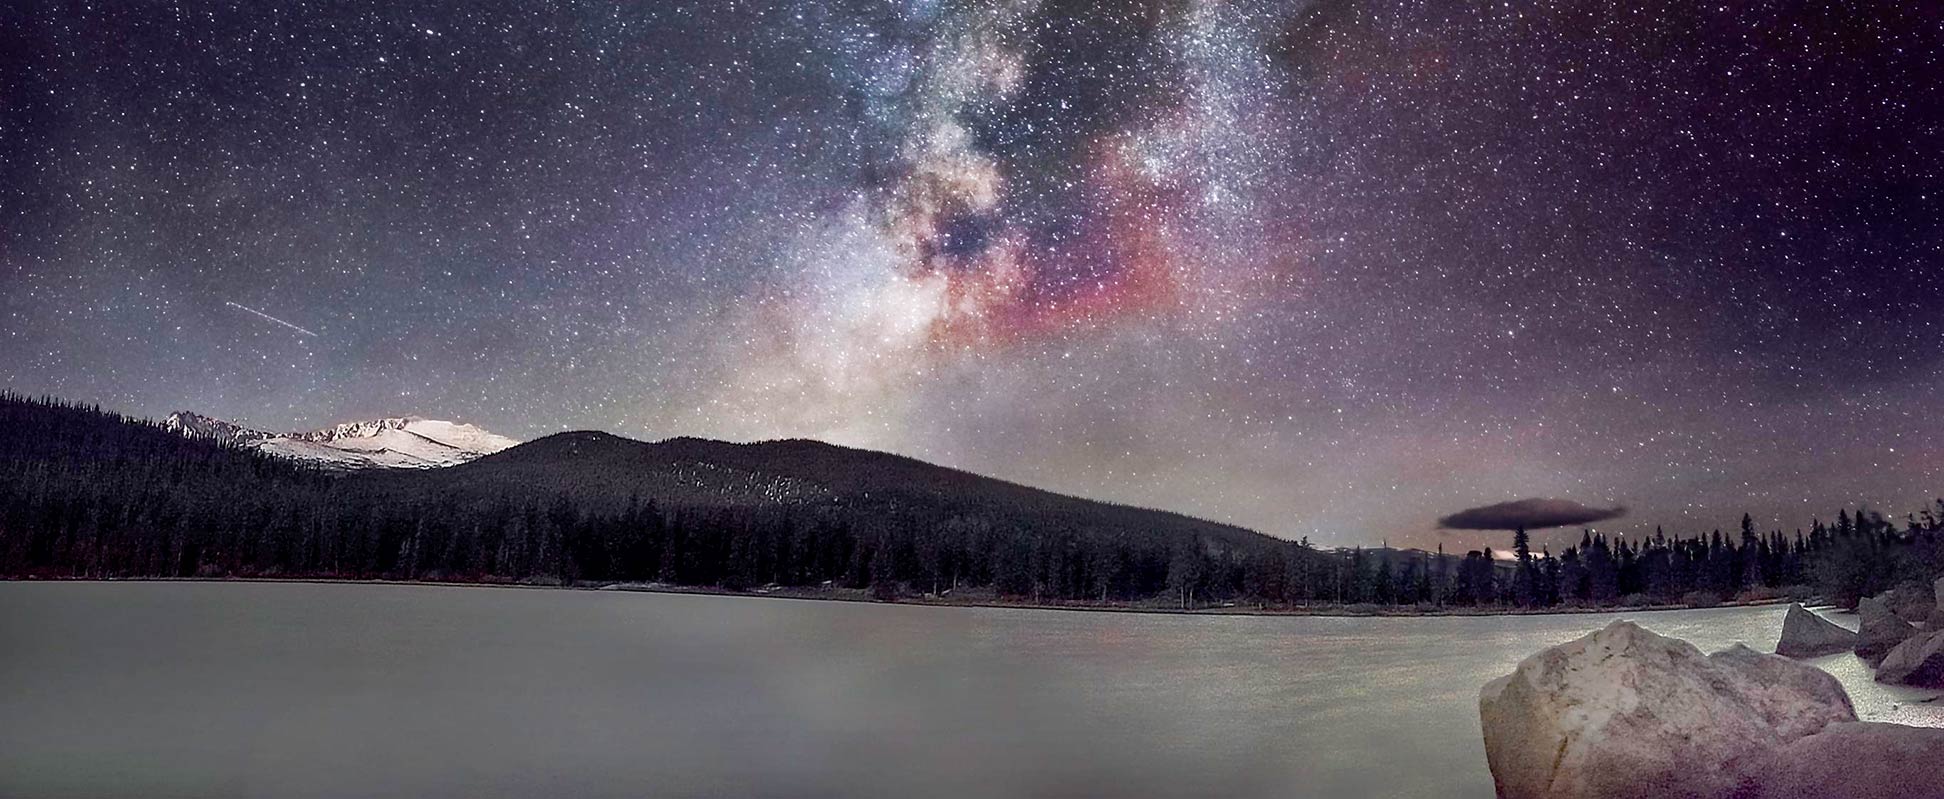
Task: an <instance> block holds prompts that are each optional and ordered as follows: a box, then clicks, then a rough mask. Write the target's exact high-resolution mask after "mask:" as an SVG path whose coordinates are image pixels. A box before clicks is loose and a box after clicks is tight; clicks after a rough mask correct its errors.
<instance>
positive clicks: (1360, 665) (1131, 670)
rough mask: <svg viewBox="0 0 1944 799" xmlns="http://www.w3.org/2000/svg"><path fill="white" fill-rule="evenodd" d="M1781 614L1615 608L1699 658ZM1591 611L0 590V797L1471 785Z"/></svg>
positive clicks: (1143, 791)
mask: <svg viewBox="0 0 1944 799" xmlns="http://www.w3.org/2000/svg"><path fill="white" fill-rule="evenodd" d="M1782 613H1783V611H1782V609H1781V608H1779V607H1766V608H1730V609H1716V610H1700V611H1668V612H1655V613H1635V614H1628V615H1629V616H1630V617H1632V618H1635V619H1637V620H1638V621H1640V622H1642V623H1643V624H1644V625H1646V626H1647V627H1649V628H1650V629H1653V630H1656V631H1658V632H1662V633H1666V634H1671V635H1676V636H1680V637H1683V638H1687V639H1689V640H1691V641H1693V642H1695V643H1696V644H1697V645H1699V646H1701V647H1702V648H1703V649H1704V650H1708V651H1712V650H1714V649H1716V648H1719V647H1721V646H1725V645H1727V644H1730V643H1733V642H1735V641H1746V642H1748V643H1749V644H1750V645H1752V646H1756V647H1757V648H1762V649H1766V648H1771V647H1772V645H1773V643H1774V638H1775V633H1776V632H1777V631H1778V630H1779V629H1780V625H1781V620H1782ZM1620 617H1621V616H1620V615H1619V614H1616V615H1597V616H1595V615H1566V616H1540V617H1523V618H1518V617H1478V618H1391V619H1368V618H1364V619H1347V618H1295V617H1284V618H1273V617H1261V618H1258V617H1184V616H1166V615H1135V614H1119V613H1073V612H1058V611H1035V610H999V609H983V608H933V607H909V606H886V605H869V604H849V603H834V602H803V601H787V600H770V599H756V598H732V597H708V596H678V595H662V594H643V593H624V592H606V591H558V590H519V589H506V588H454V587H431V586H425V587H419V586H389V585H331V584H274V583H65V584H45V583H0V795H7V796H64V795H72V796H84V795H85V796H100V795H122V796H184V795H196V796H333V797H341V796H376V795H384V796H449V797H471V796H503V795H526V796H536V795H550V796H570V795H574V796H579V795H587V796H775V797H820V796H899V797H905V796H940V795H943V796H968V797H971V796H981V797H982V796H1095V795H1100V796H1117V797H1138V796H1223V797H1253V796H1263V797H1271V796H1273V797H1292V796H1352V795H1356V796H1425V797H1432V796H1436V797H1449V796H1461V797H1462V796H1474V797H1488V796H1491V795H1492V784H1491V775H1490V774H1489V773H1488V772H1487V771H1486V768H1485V755H1484V749H1483V745H1482V743H1481V742H1480V740H1479V731H1478V718H1477V706H1476V703H1477V696H1478V689H1479V687H1480V686H1481V685H1482V684H1483V683H1484V682H1485V681H1487V680H1489V679H1491V678H1493V677H1496V676H1498V675H1500V674H1504V673H1506V672H1508V671H1510V670H1511V669H1512V667H1513V666H1514V665H1516V664H1517V662H1518V661H1519V660H1520V659H1521V658H1523V657H1525V656H1526V655H1527V654H1530V653H1531V652H1533V651H1536V650H1538V649H1540V648H1542V647H1545V646H1548V645H1551V644H1555V643H1559V642H1561V641H1565V640H1568V639H1571V638H1574V637H1577V636H1579V635H1582V634H1584V633H1586V632H1588V631H1590V630H1593V629H1595V628H1597V627H1599V626H1601V625H1604V624H1605V623H1607V622H1608V621H1610V620H1612V619H1615V618H1620ZM1839 621H1840V619H1839ZM1846 623H1848V624H1850V625H1851V626H1854V621H1853V617H1852V618H1851V619H1850V620H1848V621H1847V622H1846ZM1817 662H1818V664H1819V665H1822V666H1823V667H1824V668H1827V669H1829V670H1830V671H1831V672H1832V673H1834V674H1836V676H1837V677H1839V678H1841V679H1842V681H1843V683H1844V685H1845V686H1846V687H1847V688H1848V689H1849V690H1850V694H1851V696H1852V697H1853V698H1854V699H1855V701H1856V704H1857V706H1858V710H1859V711H1860V712H1861V713H1862V715H1863V716H1864V717H1866V718H1875V719H1883V720H1896V721H1903V722H1905V723H1923V724H1932V725H1940V724H1944V707H1939V706H1938V705H1933V704H1912V702H1913V701H1914V700H1917V699H1922V698H1928V697H1929V696H1931V695H1932V694H1931V693H1930V692H1915V691H1896V690H1891V689H1886V688H1884V687H1882V686H1878V685H1876V684H1875V683H1873V682H1871V681H1870V679H1869V674H1868V672H1867V670H1866V669H1864V668H1863V667H1862V666H1861V664H1860V663H1859V662H1858V661H1856V659H1855V658H1853V657H1851V656H1849V655H1838V656H1832V657H1829V658H1823V659H1821V660H1819V661H1817ZM1939 704H1940V705H1944V703H1939Z"/></svg>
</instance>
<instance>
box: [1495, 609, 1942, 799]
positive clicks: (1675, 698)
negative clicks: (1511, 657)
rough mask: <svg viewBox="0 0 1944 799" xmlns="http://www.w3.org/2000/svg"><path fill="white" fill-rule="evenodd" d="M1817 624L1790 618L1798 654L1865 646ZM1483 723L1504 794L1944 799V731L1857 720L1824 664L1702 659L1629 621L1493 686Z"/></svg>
mask: <svg viewBox="0 0 1944 799" xmlns="http://www.w3.org/2000/svg"><path fill="white" fill-rule="evenodd" d="M1802 613H1805V614H1806V613H1808V611H1806V610H1805V611H1802ZM1809 616H1810V618H1800V617H1797V616H1796V610H1795V609H1791V617H1792V618H1795V623H1794V625H1793V626H1792V627H1790V629H1791V630H1792V631H1793V632H1795V633H1796V636H1795V640H1794V641H1792V642H1789V643H1790V647H1791V648H1794V647H1796V646H1798V645H1800V646H1804V647H1807V649H1805V650H1802V651H1810V650H1820V651H1824V652H1829V651H1841V650H1840V648H1838V649H1835V650H1830V649H1829V647H1831V646H1832V645H1834V644H1835V643H1838V642H1841V643H1847V644H1848V645H1849V646H1851V647H1856V646H1860V644H1861V642H1860V641H1856V640H1855V639H1854V638H1853V634H1851V635H1852V637H1851V638H1846V637H1844V636H1839V635H1836V634H1834V633H1832V632H1830V631H1829V630H1828V629H1826V628H1823V627H1821V626H1818V625H1817V624H1815V623H1814V622H1821V623H1822V624H1828V622H1825V621H1823V620H1821V619H1820V618H1814V616H1813V614H1809ZM1787 625H1788V622H1785V626H1787ZM1830 626H1831V627H1834V626H1835V625H1830ZM1837 629H1838V630H1841V628H1840V627H1838V628H1837ZM1843 632H1844V633H1848V631H1847V630H1843ZM1788 637H1789V636H1787V635H1785V638H1788ZM1898 646H1899V647H1900V646H1901V644H1899V645H1898ZM1898 657H1899V655H1898V647H1892V648H1891V650H1890V651H1889V652H1887V653H1886V655H1885V657H1884V662H1885V663H1886V664H1888V663H1892V662H1894V661H1895V660H1896V659H1897V658H1898ZM1479 717H1480V721H1481V723H1482V727H1483V730H1484V734H1485V756H1486V761H1487V763H1488V764H1489V765H1490V767H1491V770H1492V779H1493V781H1494V783H1495V784H1496V785H1497V788H1498V795H1499V796H1500V797H1502V798H1503V799H1527V798H1528V797H1530V798H1532V799H1537V798H1538V797H1554V798H1555V799H1575V798H1581V797H1584V798H1587V799H1591V798H1592V797H1601V798H1602V799H1610V798H1615V797H1640V798H1641V799H1645V798H1646V797H1741V798H1743V799H1762V798H1764V797H1768V798H1776V797H1812V796H1829V797H1883V798H1884V799H1890V798H1891V797H1898V798H1899V799H1904V798H1910V799H1915V798H1916V797H1935V798H1937V799H1944V729H1930V728H1922V727H1908V726H1903V725H1898V724H1884V723H1877V722H1859V721H1857V719H1856V711H1855V709H1854V707H1853V706H1852V705H1851V704H1850V700H1849V695H1848V694H1846V693H1844V692H1843V688H1842V686H1841V684H1839V683H1838V682H1837V681H1836V678H1834V677H1832V676H1830V675H1829V674H1828V673H1827V672H1824V671H1822V670H1821V669H1817V668H1815V667H1813V666H1809V665H1806V664H1802V663H1798V662H1796V661H1794V660H1791V659H1789V658H1787V657H1782V656H1778V655H1767V654H1762V653H1759V652H1755V651H1753V650H1751V649H1748V648H1747V647H1744V646H1740V645H1736V646H1734V647H1731V648H1729V649H1726V650H1723V651H1720V652H1716V653H1714V654H1712V655H1703V654H1702V653H1701V651H1700V650H1698V649H1696V648H1695V647H1694V646H1693V645H1692V644H1689V643H1688V642H1686V641H1682V640H1680V639H1676V638H1668V637H1664V636H1661V635H1657V634H1655V633H1652V632H1649V631H1647V630H1645V629H1642V628H1641V627H1639V626H1638V625H1636V624H1634V623H1632V622H1626V621H1618V622H1614V623H1613V624H1611V625H1608V626H1607V627H1606V628H1605V629H1603V630H1600V631H1598V632H1595V633H1592V634H1590V635H1587V636H1586V637H1584V638H1581V639H1579V640H1576V641H1572V642H1569V643H1565V644H1561V645H1559V646H1556V647H1553V648H1551V649H1547V650H1544V651H1542V652H1539V653H1537V654H1535V655H1533V656H1531V657H1528V658H1526V659H1525V660H1524V661H1523V662H1521V663H1520V664H1519V666H1518V668H1517V670H1515V671H1513V672H1512V673H1511V674H1509V675H1506V676H1504V677H1501V678H1499V679H1497V680H1493V681H1492V682H1491V683H1489V684H1487V685H1486V686H1485V689H1484V691H1483V692H1482V693H1481V695H1480V697H1479Z"/></svg>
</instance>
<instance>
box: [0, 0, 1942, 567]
mask: <svg viewBox="0 0 1944 799" xmlns="http://www.w3.org/2000/svg"><path fill="white" fill-rule="evenodd" d="M0 20H4V22H0V222H4V224H0V280H3V281H4V290H0V381H3V382H4V384H5V385H7V386H8V387H9V388H13V389H16V390H22V391H28V392H48V393H54V394H58V395H62V396H66V397H70V398H75V399H82V400H89V401H96V402H101V403H103V404H104V405H108V406H111V407H115V408H119V409H124V410H127V411H129V412H132V413H138V414H146V415H160V414H163V413H167V412H168V411H171V410H176V409H178V408H188V409H194V410H198V411H202V412H206V413H211V414H215V415H221V416H229V417H236V418H242V419H246V420H249V421H251V422H253V423H257V424H259V425H264V426H270V427H292V428H295V427H306V426H314V425H320V424H324V423H329V422H335V421H341V420H345V419H351V418H359V417H367V416H374V415H381V414H382V415H390V414H399V413H408V412H409V413H420V414H425V415H431V416H443V417H456V418H460V419H463V420H466V421H472V422H477V423H480V424H482V425H484V426H486V427H488V428H490V429H493V430H496V431H499V432H504V433H507V434H510V435H516V436H537V435H542V434H545V433H548V432H552V431H555V430H560V429H567V428H584V427H595V428H603V429H609V430H613V431H615V432H618V433H622V434H627V435H634V436H638V437H647V438H659V437H665V436H670V435H685V434H695V435H712V436H719V437H727V438H737V439H748V438H766V437H778V436H809V437H820V438H826V439H830V440H834V441H838V442H840V443H847V444H854V445H860V446H869V447H875V448H882V449H889V450H893V451H897V452H902V453H906V454H910V455H913V456H917V457H921V458H926V459H930V460H934V461H938V462H942V463H946V464H950V465H954V466H959V467H963V468H968V469H973V470H976V471H981V472H986V473H991V474H995V475H998V476H1002V477H1007V478H1010V479H1015V480H1019V481H1023V482H1028V483H1032V484H1035V485H1040V486H1044V487H1048V488H1053V489H1057V490H1062V491H1068V492H1074V493H1079V494H1083V495H1088V496H1094V497H1100V498H1106V499H1112V500H1117V501H1124V502H1132V503H1138V504H1144V505H1154V506H1160V507H1166V508H1171V509H1178V510H1182V511H1186V512H1191V513H1195V514H1198V515H1204V516H1208V517H1211V518H1217V519H1221V520H1226V521H1233V522H1237V523H1241V524H1245V525H1248V526H1251V527H1255V528H1257V529H1261V530H1263V531H1265V532H1269V533H1272V534H1276V535H1282V536H1286V537H1292V538H1293V537H1300V536H1308V537H1310V538H1312V539H1313V540H1316V541H1318V542H1320V543H1324V544H1333V545H1336V544H1340V545H1348V544H1352V543H1377V542H1380V541H1385V540H1388V541H1389V542H1390V543H1393V544H1404V545H1413V546H1425V547H1429V546H1433V545H1435V544H1437V543H1438V542H1439V541H1440V540H1441V536H1442V535H1444V534H1440V533H1438V532H1436V531H1434V530H1433V524H1434V520H1435V519H1436V518H1438V517H1439V516H1441V515H1444V514H1446V513H1449V512H1452V511H1454V510H1457V509H1460V508H1465V507H1472V506H1475V505H1483V504H1489V503H1493V502H1499V501H1504V500H1510V499H1517V498H1521V497H1529V496H1550V497H1560V498H1566V499H1573V500H1577V501H1581V502H1584V503H1586V504H1589V505H1599V506H1607V505H1622V504H1624V505H1626V506H1628V507H1629V508H1631V509H1632V513H1631V514H1630V515H1629V516H1628V517H1626V518H1623V519H1620V520H1617V521H1615V522H1609V523H1607V525H1606V526H1607V528H1608V529H1615V530H1618V531H1621V532H1627V531H1631V530H1635V529H1651V526H1652V525H1653V524H1655V523H1663V524H1665V525H1667V526H1668V527H1669V528H1670V530H1682V531H1691V530H1693V529H1699V528H1712V527H1716V526H1728V525H1730V524H1732V523H1733V522H1734V521H1735V520H1736V519H1738V518H1739V516H1740V513H1741V512H1742V511H1744V510H1748V511H1752V512H1754V513H1755V515H1756V516H1757V518H1758V519H1760V520H1762V521H1763V523H1764V524H1765V525H1768V526H1776V527H1794V526H1797V525H1804V524H1807V523H1808V521H1809V518H1810V516H1811V515H1812V514H1815V513H1829V512H1832V511H1833V509H1834V508H1836V507H1839V506H1843V505H1845V504H1848V505H1851V506H1854V504H1855V503H1857V502H1869V503H1872V504H1874V505H1876V506H1879V507H1881V508H1883V509H1885V510H1891V511H1894V510H1897V509H1900V508H1903V507H1907V506H1916V505H1918V504H1920V503H1923V502H1925V501H1927V499H1928V498H1929V497H1933V496H1936V495H1938V494H1939V493H1940V492H1944V436H1941V435H1940V431H1939V430H1938V427H1937V419H1938V418H1939V411H1941V410H1944V252H1940V250H1944V230H1941V229H1940V227H1944V226H1941V225H1940V220H1944V208H1940V197H1939V192H1940V188H1944V183H1940V177H1944V176H1941V175H1940V172H1944V168H1941V167H1940V164H1941V163H1944V159H1940V158H1939V156H1938V153H1940V152H1944V115H1940V114H1939V112H1938V110H1937V104H1936V102H1935V98H1936V97H1939V96H1944V91H1940V90H1944V86H1940V85H1939V84H1940V83H1944V63H1940V54H1944V18H1940V16H1939V15H1938V14H1937V13H1936V12H1935V11H1934V10H1931V9H1928V8H1925V7H1922V6H1921V5H1919V4H1899V3H1891V2H1866V3H1860V4H1846V5H1839V6H1827V7H1825V6H1805V5H1801V4H1775V3H1724V4H1712V5H1697V4H1693V3H1677V2H1662V1H1661V0H1650V1H1649V2H1645V3H1635V4H1628V5H1624V6H1616V5H1613V4H1610V3H1598V2H1583V1H1581V0H1550V1H1547V2H1537V3H1525V4H1522V3H1513V4H1495V5H1481V4H1446V3H1425V2H1405V1H1400V0H1386V1H1381V2H1379V1H1369V2H1365V1H1361V0H1350V1H1348V2H1313V3H1309V2H1297V1H1295V0H1275V1H1269V0H1262V1H1255V0H1178V1H1174V2H1127V3H1092V2H1071V1H1070V0H963V1H961V2H952V1H949V0H903V2H865V1H864V0H857V1H856V2H838V1H837V0H770V1H769V2H738V1H736V0H718V1H717V2H703V3H684V2H665V3H644V4H634V5H631V6H630V5H603V4H594V3H559V4H534V3H443V2H430V3H414V4H404V5H397V6H394V5H388V4H360V3H351V4H307V3H300V4H266V3H240V4H227V3H214V2H210V3H199V2H178V3H141V4H132V3H108V4H94V5H90V4H52V3H46V4H42V3H30V4H27V5H25V6H22V7H19V8H15V9H12V10H9V11H7V12H4V15H0ZM239 308H241V309H248V310H249V311H250V312H248V313H246V312H244V311H243V310H239ZM260 317H262V318H260ZM299 331H301V332H299ZM306 334H310V335H306ZM1464 535H1465V536H1466V537H1464V538H1462V539H1461V540H1456V541H1453V542H1451V543H1452V545H1453V546H1465V545H1468V544H1470V543H1473V542H1476V541H1478V540H1485V539H1483V538H1482V536H1484V535H1486V534H1478V535H1471V534H1464ZM1574 537H1575V538H1576V537H1577V536H1576V535H1575V536H1574Z"/></svg>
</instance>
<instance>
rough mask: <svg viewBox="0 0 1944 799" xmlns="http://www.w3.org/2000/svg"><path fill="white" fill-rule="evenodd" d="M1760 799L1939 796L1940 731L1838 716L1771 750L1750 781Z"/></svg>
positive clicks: (1942, 783)
mask: <svg viewBox="0 0 1944 799" xmlns="http://www.w3.org/2000/svg"><path fill="white" fill-rule="evenodd" d="M1752 782H1753V785H1752V786H1751V787H1752V790H1750V791H1748V792H1747V794H1746V795H1747V796H1750V797H1764V798H1765V799H1809V797H1842V799H1944V730H1940V729H1933V728H1929V727H1906V726H1903V725H1901V724H1879V723H1872V722H1854V721H1839V722H1836V723H1834V724H1831V725H1829V726H1827V727H1824V728H1823V730H1822V732H1819V733H1816V734H1815V735H1808V736H1804V737H1801V738H1797V739H1796V740H1795V741H1793V742H1791V743H1789V744H1787V745H1785V746H1783V747H1782V748H1781V749H1778V750H1776V752H1775V754H1774V755H1773V756H1771V757H1770V758H1769V759H1768V762H1767V763H1766V764H1765V765H1764V766H1763V767H1762V769H1761V771H1760V774H1759V776H1758V777H1756V778H1755V779H1754V780H1753V781H1752Z"/></svg>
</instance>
